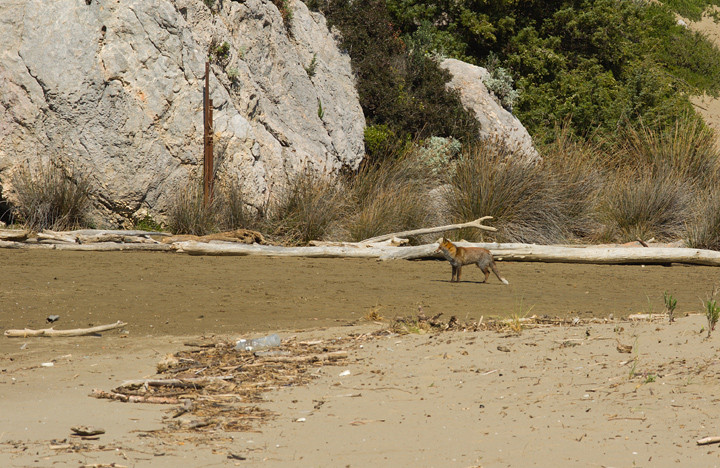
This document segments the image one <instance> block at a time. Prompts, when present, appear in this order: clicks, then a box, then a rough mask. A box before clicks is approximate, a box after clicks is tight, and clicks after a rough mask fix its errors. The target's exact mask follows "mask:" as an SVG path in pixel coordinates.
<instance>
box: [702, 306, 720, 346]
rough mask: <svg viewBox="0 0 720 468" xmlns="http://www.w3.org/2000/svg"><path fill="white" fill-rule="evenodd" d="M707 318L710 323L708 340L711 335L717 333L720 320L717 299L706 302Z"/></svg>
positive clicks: (719, 307)
mask: <svg viewBox="0 0 720 468" xmlns="http://www.w3.org/2000/svg"><path fill="white" fill-rule="evenodd" d="M705 317H706V318H707V321H708V334H707V336H708V338H710V334H711V333H712V332H713V331H715V326H716V325H717V322H718V319H720V305H718V304H717V301H716V300H715V299H708V300H706V301H705Z"/></svg>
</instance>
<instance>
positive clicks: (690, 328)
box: [0, 251, 720, 468]
mask: <svg viewBox="0 0 720 468" xmlns="http://www.w3.org/2000/svg"><path fill="white" fill-rule="evenodd" d="M48 254H50V255H48ZM54 254H57V253H52V252H42V253H40V252H35V253H33V252H29V251H22V252H11V251H3V252H0V255H2V257H3V259H2V260H3V265H4V268H3V271H2V272H0V276H2V278H0V279H2V283H1V284H3V290H2V298H3V301H2V303H3V305H2V311H1V313H0V321H1V325H2V328H3V329H4V330H7V329H11V328H24V327H26V326H27V327H30V328H44V327H47V326H50V325H49V324H47V323H45V318H46V317H47V316H48V315H49V314H53V313H57V315H60V319H59V320H58V322H56V323H55V324H54V325H55V327H56V328H57V329H68V328H77V327H82V326H90V325H99V324H103V323H113V322H115V321H117V320H123V321H126V322H128V325H127V326H126V327H124V328H123V329H122V330H112V331H108V332H105V333H103V334H102V336H90V337H68V338H7V337H3V339H2V340H0V343H1V344H0V466H3V467H6V466H7V467H30V466H33V467H37V466H41V467H46V466H47V467H50V466H53V467H55V466H59V467H62V466H73V467H77V466H95V467H103V466H126V467H144V466H152V467H176V466H183V467H188V468H196V467H197V468H199V467H210V466H269V467H286V466H298V467H317V466H343V467H346V466H354V467H363V466H375V467H397V466H423V467H463V468H467V467H479V466H481V467H507V466H513V467H515V466H537V467H556V466H590V467H633V466H636V467H638V466H645V467H647V466H657V467H666V466H703V467H712V466H718V465H720V450H718V446H717V444H711V445H697V443H696V441H697V440H698V439H701V438H703V437H707V436H718V435H720V428H718V422H717V414H718V413H717V405H718V401H720V399H718V398H717V397H716V395H714V394H715V393H716V392H715V389H716V387H717V379H718V373H719V372H720V366H719V361H718V340H719V339H720V337H718V336H717V333H720V331H716V332H715V334H712V335H711V336H710V338H709V339H708V338H707V320H706V319H705V317H704V316H703V315H700V312H701V306H702V303H701V298H704V297H705V296H706V295H707V294H708V293H709V292H710V291H711V289H712V286H713V284H714V282H716V281H717V279H718V278H717V274H716V273H715V270H714V269H711V268H705V267H688V266H679V265H677V266H676V265H674V266H672V267H659V266H658V267H651V266H646V267H644V268H643V267H642V266H635V267H626V266H604V267H597V266H590V265H586V266H580V265H547V264H528V263H507V262H501V263H499V268H500V270H501V271H502V272H503V275H504V276H505V277H506V278H508V280H509V281H510V282H511V285H510V286H509V287H508V286H504V285H501V284H500V283H499V282H497V281H492V280H493V279H495V278H491V280H490V282H489V283H488V284H480V283H478V281H480V280H481V279H482V274H481V273H480V271H479V270H478V271H474V270H476V269H473V270H469V271H467V272H466V273H465V275H464V278H465V280H466V281H465V282H463V283H460V284H451V283H450V282H449V281H448V280H449V276H450V271H449V270H450V268H449V266H448V265H447V263H445V262H407V261H397V262H384V263H383V262H365V261H356V260H351V261H345V260H327V261H319V260H312V261H309V260H304V261H303V260H299V259H249V258H245V259H239V258H234V259H233V258H230V259H228V258H203V257H195V258H190V257H184V256H180V255H164V254H120V255H114V254H112V253H111V254H109V255H108V254H107V253H99V254H98V253H95V254H91V255H87V256H86V255H85V254H80V255H78V254H77V253H67V254H64V255H54ZM146 267H147V268H149V270H150V271H149V272H148V273H144V271H145V270H143V268H146ZM232 272H235V273H234V276H233V274H232ZM308 272H317V273H318V274H317V275H314V276H315V277H316V278H313V277H312V276H313V275H310V274H308ZM171 273H173V274H171ZM343 275H345V277H343ZM286 276H287V277H296V278H299V279H304V280H305V283H302V284H304V286H303V288H304V289H303V291H301V290H300V289H297V290H296V289H292V286H288V287H287V288H286V287H285V286H283V285H282V280H283V278H285V277H286ZM54 278H57V279H54ZM131 278H135V280H134V281H131ZM141 278H142V279H141ZM166 278H172V280H166ZM238 278H241V279H238ZM271 278H274V279H275V283H274V285H273V283H272V281H271V280H270V279H271ZM343 278H346V279H344V280H343ZM351 278H352V281H351ZM72 281H75V283H74V286H72V285H73V283H72ZM278 281H279V283H278ZM335 282H343V283H349V284H347V285H344V286H342V287H341V286H336V285H335V284H337V283H335ZM267 283H270V284H271V287H268V286H266V284H267ZM278 284H280V285H279V286H278ZM333 285H335V286H333ZM593 286H595V287H594V288H593ZM298 287H299V286H298ZM213 288H215V289H213ZM264 288H266V289H264ZM513 288H514V289H513ZM664 290H670V291H671V292H672V293H673V294H675V295H676V297H678V298H679V300H678V310H677V312H676V315H677V316H678V318H677V320H676V322H674V323H668V322H667V320H666V319H662V318H657V319H656V320H654V321H652V322H648V321H642V322H634V321H628V320H626V319H624V317H626V316H627V315H628V314H629V313H642V312H652V313H655V314H659V313H662V312H663V310H662V301H661V293H662V291H664ZM574 291H579V292H578V293H574ZM273 294H275V295H274V296H273ZM129 296H132V299H133V302H134V305H132V306H128V305H127V304H126V303H125V302H126V301H124V300H123V299H125V298H128V297H129ZM225 296H229V297H225ZM303 297H305V298H306V300H303V299H302V298H303ZM520 297H522V298H523V301H522V302H521V303H520V302H518V298H520ZM608 297H609V298H610V299H608ZM260 299H262V300H260ZM214 300H215V301H216V302H213V301H214ZM623 301H624V302H623ZM353 302H357V303H358V304H356V305H355V306H354V308H353V306H351V305H349V304H352V303H353ZM444 304H447V305H444ZM478 304H480V305H482V306H483V307H482V308H481V307H479V306H478ZM553 304H554V305H555V311H556V313H550V312H552V310H553ZM420 309H421V310H422V311H423V312H422V313H424V314H426V315H427V316H432V315H436V314H438V313H440V312H443V315H442V316H441V318H442V319H444V320H445V321H447V320H448V319H450V317H451V316H452V315H455V316H457V317H458V318H459V320H460V321H461V322H468V323H477V322H478V320H480V318H481V317H482V318H483V320H485V321H488V320H491V319H493V317H494V318H495V320H499V319H501V318H502V317H511V316H515V318H519V317H523V316H524V317H530V316H531V315H538V316H540V315H543V314H545V315H548V316H553V317H555V316H556V317H562V318H567V319H573V318H577V320H575V322H576V323H575V325H572V322H571V321H570V323H569V324H567V322H566V324H563V325H549V324H535V325H528V327H527V328H525V329H523V330H521V331H520V332H519V333H516V332H513V331H512V330H509V329H505V330H498V329H497V328H495V329H492V330H482V329H480V330H473V331H461V330H459V331H458V330H455V331H440V330H439V329H436V328H427V327H426V329H423V327H415V328H413V327H410V328H408V327H405V331H403V330H402V329H398V328H394V329H391V328H390V326H391V323H392V321H393V320H392V319H393V318H394V317H395V316H397V315H402V316H406V317H412V316H413V315H417V314H418V313H419V310H420ZM271 310H275V311H276V313H271ZM373 311H374V312H376V313H377V316H380V317H382V318H383V320H380V321H377V320H376V321H369V320H367V319H366V318H364V317H369V316H370V314H371V313H372V312H373ZM610 314H613V315H612V320H607V319H608V317H609V316H610ZM688 314H689V315H688ZM201 316H202V317H201ZM377 316H375V318H378V317H377ZM406 331H410V333H405V332H406ZM268 332H274V333H277V334H278V335H280V337H281V338H282V340H283V342H282V345H281V347H280V349H283V347H286V348H287V349H289V350H291V351H292V350H293V349H296V348H292V347H291V345H293V344H295V345H297V344H298V343H313V346H314V348H313V349H315V350H316V351H317V352H322V351H323V350H330V351H332V350H335V349H342V350H344V351H346V352H347V355H346V357H344V358H343V359H339V360H336V361H332V362H317V363H314V364H309V365H308V366H307V369H305V370H303V372H304V374H303V375H305V376H306V377H309V378H307V379H305V380H307V383H303V384H301V385H294V384H292V381H291V380H289V381H288V384H286V385H273V386H272V388H269V389H268V390H267V391H264V392H262V393H261V394H259V395H260V396H259V400H258V401H248V402H242V401H241V402H238V403H237V405H236V410H237V408H242V407H252V408H257V409H258V410H259V411H262V412H265V413H267V414H269V416H268V417H263V418H257V419H255V420H249V421H248V423H249V425H250V429H249V430H244V431H227V430H223V429H222V427H223V426H222V424H216V425H214V426H213V425H211V426H206V427H203V428H201V429H197V430H172V429H170V427H171V425H172V423H173V420H174V419H183V418H188V419H192V418H193V417H197V415H193V414H192V413H189V414H184V415H183V416H181V417H180V418H173V417H172V416H173V414H174V413H175V414H176V413H177V411H178V406H179V405H166V404H149V403H123V402H119V401H111V400H107V399H98V398H93V397H91V396H90V394H91V393H92V391H93V389H100V390H103V391H111V390H112V389H114V388H116V387H117V386H118V385H120V384H121V383H123V382H125V381H128V380H131V379H150V378H158V377H163V378H166V377H167V376H158V375H156V365H157V363H158V362H159V361H160V360H161V359H163V358H164V356H166V355H168V354H175V355H179V354H178V353H187V352H189V350H193V349H198V348H196V347H195V348H194V347H192V346H188V343H191V342H197V341H198V340H204V341H205V342H217V343H220V342H226V343H227V342H229V343H233V342H234V340H237V339H238V338H241V337H256V336H261V335H264V334H267V333H268ZM191 344H192V343H191ZM619 345H625V346H629V347H630V348H629V349H630V352H629V353H626V352H620V351H619ZM291 351H289V352H291ZM292 352H294V351H292ZM236 354H237V353H236ZM239 354H242V353H239ZM244 356H245V357H243V356H239V358H242V359H246V360H245V361H244V362H246V363H247V362H250V361H247V359H249V357H248V356H250V353H245V355H244ZM257 362H259V364H255V363H253V364H252V365H253V366H260V367H262V366H263V365H264V364H262V361H261V360H258V361H257ZM50 364H52V365H50ZM233 369H240V367H239V366H235V367H234V368H233ZM195 372H197V371H195ZM203 372H208V371H204V370H203V371H200V373H198V374H196V375H199V376H202V375H204V374H203ZM241 384H243V382H239V383H238V385H241ZM236 410H235V411H236ZM232 414H234V413H227V414H226V415H225V416H223V417H224V418H229V417H231V416H232ZM77 426H91V427H100V428H102V429H104V431H105V432H104V433H103V434H101V435H98V436H96V437H95V438H92V439H89V440H84V439H82V438H81V437H78V436H74V435H73V432H72V430H71V428H72V427H77ZM113 464H115V465H113Z"/></svg>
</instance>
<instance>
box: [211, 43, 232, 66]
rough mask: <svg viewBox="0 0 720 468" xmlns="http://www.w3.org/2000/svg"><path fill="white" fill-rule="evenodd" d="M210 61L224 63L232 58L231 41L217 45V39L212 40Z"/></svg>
mask: <svg viewBox="0 0 720 468" xmlns="http://www.w3.org/2000/svg"><path fill="white" fill-rule="evenodd" d="M209 55H210V62H213V63H218V64H224V63H225V62H227V60H228V59H229V58H230V43H229V42H227V41H225V42H223V43H222V44H220V45H217V44H216V43H215V41H211V42H210V54H209Z"/></svg>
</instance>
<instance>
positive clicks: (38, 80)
mask: <svg viewBox="0 0 720 468" xmlns="http://www.w3.org/2000/svg"><path fill="white" fill-rule="evenodd" d="M207 4H210V5H212V7H211V8H212V9H211V8H209V7H208V6H207ZM289 5H291V7H292V19H291V24H288V25H285V24H284V23H283V17H282V15H281V13H280V12H279V11H278V9H277V7H276V6H275V5H274V4H273V2H272V1H270V0H245V1H241V2H202V1H197V0H174V1H169V0H115V1H113V2H106V1H98V0H55V1H52V2H45V1H41V0H4V1H3V2H2V3H0V37H2V41H0V103H2V106H0V184H1V186H0V187H1V188H2V196H3V197H6V198H8V199H9V200H10V201H12V197H13V187H12V183H11V182H12V177H11V176H12V173H13V171H14V170H16V169H17V168H18V167H19V166H20V165H22V164H28V163H30V164H34V163H37V162H38V161H45V162H46V163H47V162H50V161H52V162H54V163H55V164H60V165H63V166H66V167H71V168H75V169H80V170H82V171H83V172H85V173H86V174H89V176H90V180H91V182H92V186H93V193H92V197H93V201H94V206H95V209H96V212H95V215H96V218H97V220H98V224H99V225H102V226H108V227H109V226H122V225H128V224H129V223H130V222H131V220H134V219H137V218H138V217H142V216H144V214H145V213H150V214H151V215H153V216H154V217H158V218H160V219H161V218H162V216H163V213H165V212H166V210H167V208H168V207H169V206H170V204H171V203H172V201H173V199H174V197H175V196H176V193H177V192H178V190H180V189H182V188H183V187H185V186H187V184H188V181H189V180H190V179H191V176H193V175H194V176H197V174H198V173H199V172H201V171H202V152H203V151H202V137H203V123H202V97H203V85H204V75H205V61H206V60H208V59H209V58H212V62H213V65H212V66H211V75H210V97H211V98H212V99H213V107H214V131H215V134H214V135H215V158H216V166H217V167H218V174H217V178H218V179H221V180H222V179H235V180H238V181H239V182H240V183H241V185H242V186H243V187H244V189H245V192H246V195H247V196H249V197H250V198H249V199H250V201H251V203H252V204H256V205H260V204H262V203H263V202H265V201H266V200H267V199H268V198H269V197H270V196H271V195H272V194H273V193H276V192H277V191H278V190H279V188H280V187H281V186H283V185H284V184H285V183H286V182H287V180H288V178H289V177H292V176H293V175H294V174H296V173H297V172H298V171H300V170H303V169H304V168H306V167H308V168H310V169H312V170H315V171H324V172H334V171H337V170H338V169H340V168H341V167H343V166H349V167H351V168H355V167H357V165H358V164H359V163H360V160H361V159H362V157H363V152H364V151H363V150H364V148H363V129H364V118H363V114H362V110H361V108H360V105H359V102H358V97H357V93H356V91H355V87H354V82H353V77H352V72H351V68H350V59H349V57H348V56H347V55H346V54H343V53H341V52H340V51H339V49H338V47H337V45H336V40H335V38H334V37H333V36H332V34H331V33H330V32H329V31H328V28H327V25H326V23H325V20H324V17H323V16H322V15H320V14H316V13H311V12H310V11H308V9H307V8H306V7H305V5H304V3H303V2H289ZM225 42H227V48H226V49H225V50H226V51H227V52H226V53H220V54H218V53H217V52H216V51H217V48H218V47H220V46H222V44H223V43H225ZM311 64H312V67H311ZM320 109H322V111H321V110H320Z"/></svg>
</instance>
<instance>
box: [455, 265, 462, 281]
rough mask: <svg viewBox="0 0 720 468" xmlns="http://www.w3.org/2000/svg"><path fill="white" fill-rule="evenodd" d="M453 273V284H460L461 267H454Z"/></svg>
mask: <svg viewBox="0 0 720 468" xmlns="http://www.w3.org/2000/svg"><path fill="white" fill-rule="evenodd" d="M455 273H456V275H455V282H456V283H459V282H460V275H461V274H462V265H458V266H456V267H455Z"/></svg>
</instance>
